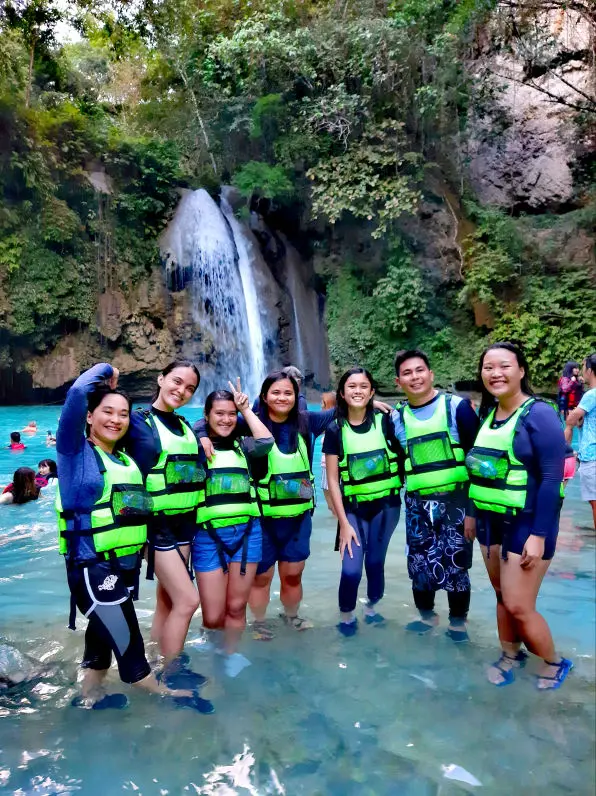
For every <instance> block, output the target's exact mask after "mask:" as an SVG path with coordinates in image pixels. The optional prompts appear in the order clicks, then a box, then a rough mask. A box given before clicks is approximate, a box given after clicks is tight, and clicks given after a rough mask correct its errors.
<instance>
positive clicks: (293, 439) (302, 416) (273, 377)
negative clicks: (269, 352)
mask: <svg viewBox="0 0 596 796" xmlns="http://www.w3.org/2000/svg"><path fill="white" fill-rule="evenodd" d="M277 381H289V382H290V384H291V385H292V389H293V390H294V406H293V407H292V408H291V409H290V412H289V414H288V419H287V420H286V423H287V424H288V426H289V427H290V440H289V442H290V449H291V450H294V451H295V450H296V449H297V447H298V434H301V435H302V436H303V437H304V439H305V441H306V443H307V447H310V433H309V429H308V415H307V414H306V412H301V411H300V410H299V409H298V395H299V394H300V390H299V389H298V382H297V381H296V379H294V378H293V377H292V376H288V375H287V373H284V371H283V370H274V371H272V372H271V373H270V374H269V375H268V376H267V378H266V379H265V381H264V382H263V385H262V387H261V392H260V393H259V411H258V416H259V420H261V421H262V422H263V423H264V425H265V426H267V428H268V429H269V431H272V430H273V423H272V421H271V418H270V417H269V411H268V408H267V402H266V398H267V393H268V392H269V390H270V389H271V386H272V385H273V384H275V382H277Z"/></svg>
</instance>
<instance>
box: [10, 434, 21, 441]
mask: <svg viewBox="0 0 596 796" xmlns="http://www.w3.org/2000/svg"><path fill="white" fill-rule="evenodd" d="M10 438H11V440H12V441H13V442H20V441H21V434H20V432H19V431H11V432H10Z"/></svg>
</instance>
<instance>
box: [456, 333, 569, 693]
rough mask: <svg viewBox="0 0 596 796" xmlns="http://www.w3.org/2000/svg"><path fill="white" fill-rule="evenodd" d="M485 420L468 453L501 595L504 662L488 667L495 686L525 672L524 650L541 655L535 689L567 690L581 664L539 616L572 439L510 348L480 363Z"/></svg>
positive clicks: (486, 552)
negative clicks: (562, 651) (564, 653)
mask: <svg viewBox="0 0 596 796" xmlns="http://www.w3.org/2000/svg"><path fill="white" fill-rule="evenodd" d="M479 381H480V382H481V387H482V404H481V407H480V419H481V420H482V421H483V422H482V425H481V427H480V430H479V432H478V436H477V437H476V441H475V443H474V447H473V448H472V449H471V450H470V451H469V452H468V454H467V456H466V465H467V468H468V472H469V475H470V490H469V497H470V499H471V500H472V501H473V502H474V505H475V508H476V517H477V520H476V522H477V537H478V541H479V542H480V546H481V550H482V555H483V558H484V562H485V564H486V568H487V571H488V575H489V578H490V580H491V583H492V585H493V587H494V589H495V592H496V595H497V626H498V631H499V639H500V642H501V656H500V658H499V660H498V661H496V662H495V663H494V664H493V665H492V666H491V667H490V668H489V670H488V679H489V680H490V682H492V683H494V685H497V686H506V685H509V684H510V683H512V682H513V680H514V677H515V674H514V672H515V669H518V668H520V667H522V666H524V665H525V663H526V659H527V657H528V656H527V654H526V652H524V651H523V650H522V649H521V647H522V644H524V645H525V647H526V648H527V649H528V650H529V651H530V652H532V653H533V654H534V655H537V656H538V657H540V658H542V660H543V662H542V665H541V666H540V670H539V674H538V679H537V683H536V684H537V687H538V688H539V689H549V688H559V687H560V685H561V684H562V682H563V681H564V679H565V677H566V676H567V674H568V673H569V671H570V670H571V668H572V666H573V664H572V663H571V661H569V660H567V659H566V658H563V657H561V656H560V655H558V654H557V653H556V651H555V646H554V643H553V639H552V635H551V632H550V629H549V627H548V624H547V623H546V621H545V619H544V617H543V616H541V614H539V613H538V612H537V610H536V598H537V596H538V591H539V589H540V585H541V583H542V580H543V578H544V576H545V574H546V571H547V570H548V568H549V566H550V562H551V560H552V558H553V556H554V554H555V547H556V542H557V534H558V530H559V513H560V509H561V504H562V499H561V495H562V481H563V471H564V461H565V439H564V436H563V430H562V428H561V423H560V421H559V418H558V416H557V412H556V410H555V409H554V408H553V407H552V406H551V405H550V404H549V403H547V402H546V401H541V400H540V399H537V398H536V397H535V396H534V394H533V393H532V390H531V387H530V374H529V369H528V363H527V361H526V358H525V357H524V355H523V352H522V351H521V350H520V349H519V348H518V347H517V346H515V345H513V344H511V343H495V344H494V345H491V346H489V347H488V348H487V349H486V350H485V351H484V353H483V354H482V356H481V357H480V364H479Z"/></svg>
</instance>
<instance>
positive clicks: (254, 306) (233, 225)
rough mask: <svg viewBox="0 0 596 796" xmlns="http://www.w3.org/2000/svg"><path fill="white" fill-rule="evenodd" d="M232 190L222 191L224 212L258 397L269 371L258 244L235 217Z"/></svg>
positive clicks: (251, 387) (252, 384)
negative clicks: (258, 285)
mask: <svg viewBox="0 0 596 796" xmlns="http://www.w3.org/2000/svg"><path fill="white" fill-rule="evenodd" d="M229 191H230V189H229V188H228V187H226V186H224V187H222V189H221V210H222V213H223V214H224V216H225V218H226V220H227V222H228V224H229V225H230V229H231V230H232V236H233V238H234V244H235V246H236V251H237V253H238V270H239V271H240V279H241V281H242V292H243V293H244V306H245V310H246V319H247V324H248V336H249V341H250V346H249V354H250V359H251V381H250V383H248V384H247V388H248V389H249V390H250V394H251V395H258V391H259V390H260V388H261V384H262V383H263V380H264V379H265V376H266V375H267V371H266V367H265V344H264V343H265V341H264V339H263V327H262V323H261V313H260V310H259V302H258V299H257V288H256V285H255V280H254V274H253V267H252V266H253V262H254V259H255V254H254V252H253V248H254V245H255V244H254V242H253V240H252V239H251V238H249V236H248V235H247V233H246V231H245V227H243V225H242V224H240V222H239V221H238V219H237V218H236V216H235V215H234V211H233V209H232V206H231V205H230V202H229V201H228V197H229Z"/></svg>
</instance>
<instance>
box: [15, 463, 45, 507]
mask: <svg viewBox="0 0 596 796" xmlns="http://www.w3.org/2000/svg"><path fill="white" fill-rule="evenodd" d="M38 497H39V487H38V486H37V484H36V483H35V471H34V470H32V469H31V468H30V467H19V469H18V470H15V472H14V475H13V477H12V501H13V503H28V502H29V501H30V500H37V498H38Z"/></svg>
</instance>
